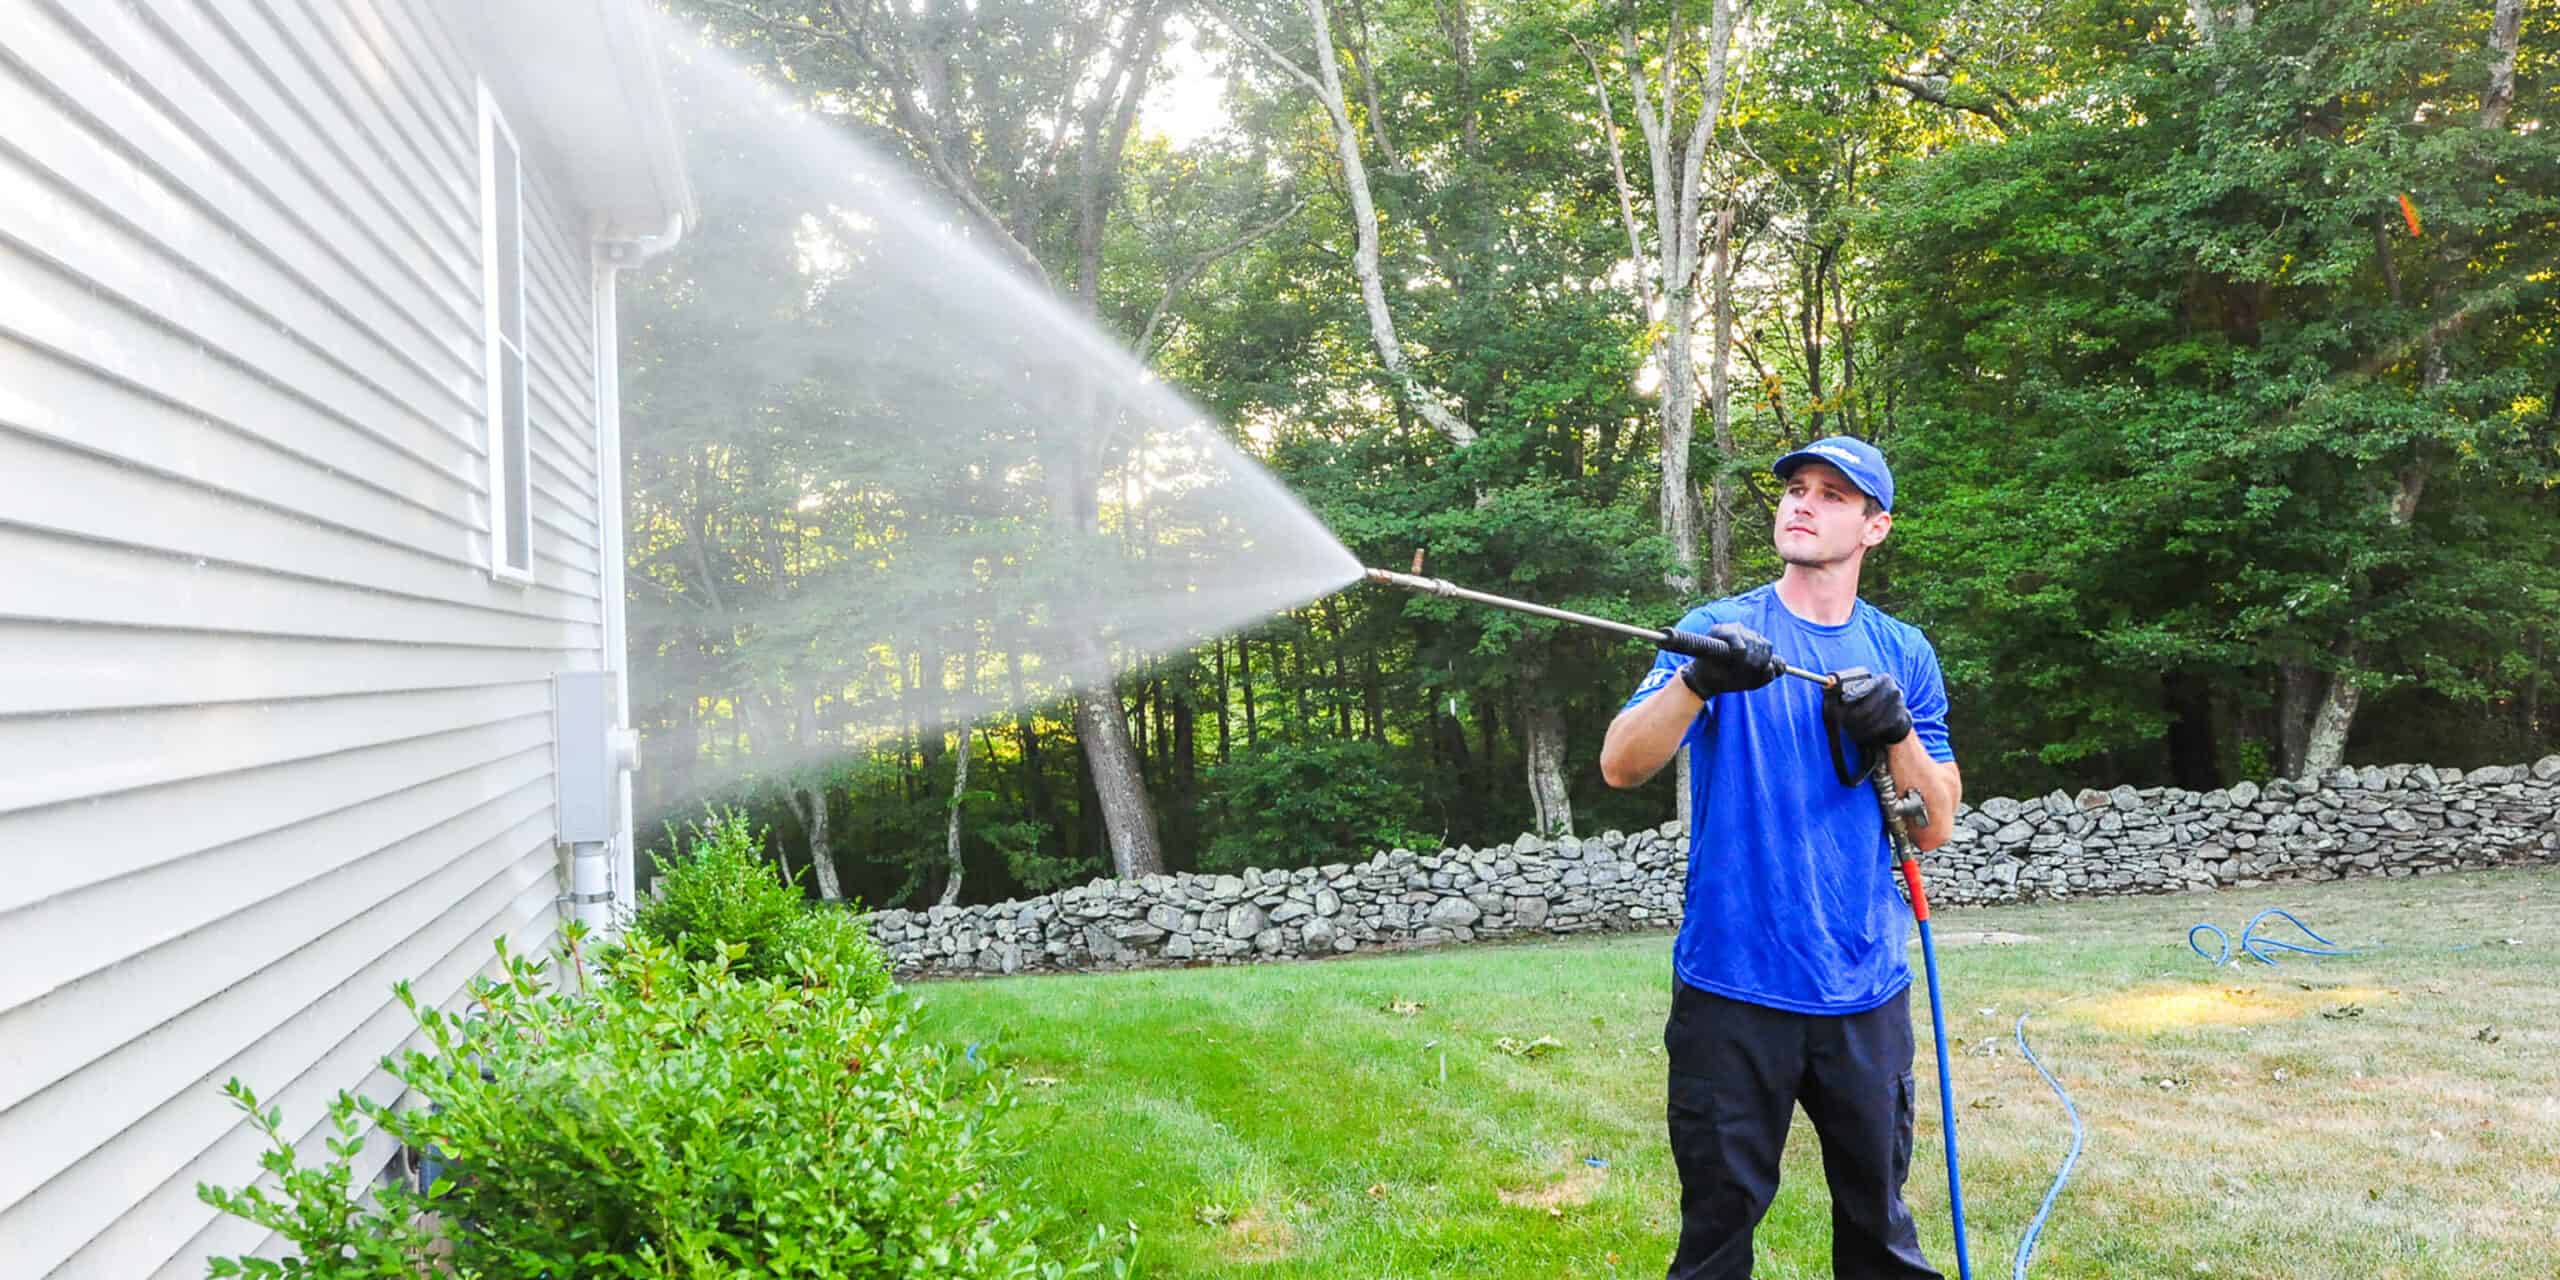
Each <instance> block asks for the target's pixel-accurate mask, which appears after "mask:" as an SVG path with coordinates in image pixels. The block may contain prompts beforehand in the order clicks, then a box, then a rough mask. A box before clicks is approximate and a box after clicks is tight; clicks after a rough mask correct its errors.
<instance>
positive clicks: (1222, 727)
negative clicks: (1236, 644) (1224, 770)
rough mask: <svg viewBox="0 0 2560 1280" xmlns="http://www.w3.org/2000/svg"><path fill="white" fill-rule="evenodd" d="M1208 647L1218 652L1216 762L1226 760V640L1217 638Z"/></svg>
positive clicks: (1223, 762)
mask: <svg viewBox="0 0 2560 1280" xmlns="http://www.w3.org/2000/svg"><path fill="white" fill-rule="evenodd" d="M1210 647H1211V648H1212V649H1215V650H1216V651H1217V654H1218V763H1220V764H1225V763H1226V762H1227V698H1228V696H1229V695H1228V692H1227V642H1226V641H1224V640H1218V641H1214V642H1212V643H1211V645H1210Z"/></svg>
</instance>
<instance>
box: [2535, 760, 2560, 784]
mask: <svg viewBox="0 0 2560 1280" xmlns="http://www.w3.org/2000/svg"><path fill="white" fill-rule="evenodd" d="M2533 780H2534V781H2536V782H2560V756H2544V757H2543V758H2541V759H2539V760H2536V761H2534V762H2533Z"/></svg>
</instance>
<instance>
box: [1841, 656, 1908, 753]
mask: <svg viewBox="0 0 2560 1280" xmlns="http://www.w3.org/2000/svg"><path fill="white" fill-rule="evenodd" d="M1833 676H1834V678H1835V679H1836V681H1837V683H1835V684H1833V685H1832V686H1831V688H1830V690H1829V691H1828V692H1826V693H1824V694H1823V695H1822V696H1823V698H1824V700H1825V701H1827V702H1828V703H1829V704H1830V711H1831V715H1832V718H1833V719H1834V720H1836V721H1837V722H1838V723H1839V725H1840V729H1841V732H1843V733H1846V734H1848V735H1849V741H1851V742H1854V743H1856V744H1858V746H1859V747H1861V748H1863V749H1865V750H1869V751H1881V750H1883V749H1885V748H1886V747H1890V746H1892V745H1893V744H1895V743H1897V742H1900V741H1902V740H1903V739H1904V738H1908V737H1910V736H1911V708H1909V707H1907V706H1905V705H1903V701H1902V686H1901V685H1899V684H1896V683H1895V682H1894V679H1893V677H1892V676H1889V675H1884V674H1881V673H1878V672H1873V671H1869V670H1867V669H1866V668H1865V667H1850V668H1849V669H1847V670H1845V671H1838V672H1834V673H1833Z"/></svg>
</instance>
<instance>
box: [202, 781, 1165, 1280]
mask: <svg viewBox="0 0 2560 1280" xmlns="http://www.w3.org/2000/svg"><path fill="white" fill-rule="evenodd" d="M752 852H753V842H752V839H751V838H750V837H749V836H748V835H747V833H746V829H745V828H744V826H743V825H742V824H740V823H739V821H738V820H736V819H719V820H717V821H715V822H714V823H713V824H712V825H711V826H709V827H706V828H705V829H704V830H703V832H702V833H701V838H700V839H699V840H697V842H696V848H695V850H694V853H693V856H691V857H690V858H688V859H687V860H686V861H685V862H684V863H682V864H681V865H679V866H678V867H677V868H676V869H675V870H674V871H673V872H671V874H670V881H669V884H668V888H667V893H666V894H665V896H664V898H663V899H662V900H661V901H660V902H659V903H657V904H656V905H655V907H654V908H653V911H652V912H644V913H643V914H642V916H641V918H640V920H639V921H638V922H636V923H635V925H634V927H633V928H632V929H631V930H630V931H629V933H628V935H627V936H626V938H625V939H624V940H623V941H622V942H620V943H619V944H616V945H613V946H609V947H602V948H593V947H588V946H586V944H585V940H584V938H583V936H582V935H581V934H580V933H579V932H578V931H577V930H575V929H574V928H573V929H572V930H570V931H569V934H568V935H567V936H568V938H569V942H568V944H567V947H566V950H565V951H564V954H563V956H562V957H561V959H560V961H559V963H558V964H557V965H556V977H555V966H553V965H546V964H542V963H537V962H534V961H532V960H529V959H527V958H525V957H521V956H516V955H512V954H510V953H509V952H508V950H507V947H506V944H505V942H504V940H503V939H502V940H501V941H500V942H499V944H498V952H499V957H500V960H501V963H500V965H499V967H498V971H499V976H498V977H496V978H482V979H479V980H476V981H475V982H474V983H473V984H472V985H471V987H470V989H469V992H468V996H467V1000H466V1002H465V1003H464V1004H463V1005H462V1006H461V1007H460V1008H459V1010H458V1011H447V1010H444V1009H440V1008H437V1007H435V1006H433V1005H429V1004H426V1003H423V1002H421V1001H420V1000H418V999H417V998H416V996H415V995H414V994H413V993H412V992H411V991H410V990H409V989H408V988H407V987H406V986H405V985H404V986H402V987H401V988H399V989H398V993H399V997H400V1000H401V1001H402V1003H403V1004H404V1005H406V1006H407V1007H408V1009H409V1011H410V1013H411V1014H412V1016H414V1017H415V1018H416V1020H417V1023H418V1027H419V1031H420V1036H419V1039H418V1041H417V1047H415V1048H413V1049H411V1050H409V1051H407V1052H405V1053H403V1054H401V1055H400V1056H399V1057H398V1058H396V1059H394V1060H392V1061H390V1062H389V1063H388V1064H387V1065H388V1066H389V1067H390V1068H391V1070H392V1072H393V1074H394V1075H395V1076H396V1077H397V1078H398V1079H399V1080H400V1082H401V1083H402V1084H403V1085H404V1086H406V1096H405V1097H403V1098H402V1099H401V1100H400V1101H399V1103H398V1105H396V1106H392V1105H384V1104H381V1103H376V1102H373V1101H369V1100H363V1099H354V1098H349V1097H346V1096H344V1095H342V1096H341V1097H340V1098H339V1099H338V1101H337V1103H336V1104H335V1106H334V1107H333V1108H332V1113H331V1115H332V1122H333V1127H334V1129H335V1131H336V1136H334V1137H332V1138H330V1139H329V1142H328V1146H329V1157H328V1159H326V1160H324V1161H322V1162H320V1163H318V1164H316V1165H310V1166H306V1165H305V1164H304V1163H303V1162H302V1158H301V1154H300V1153H299V1152H297V1151H296V1150H295V1148H294V1146H293V1145H292V1144H291V1143H290V1142H289V1141H288V1140H287V1139H286V1138H285V1137H284V1134H283V1129H282V1120H283V1118H282V1117H281V1116H280V1115H279V1114H277V1113H276V1112H275V1111H274V1110H273V1109H272V1108H268V1109H265V1110H261V1108H260V1104H259V1100H258V1098H257V1097H256V1095H255V1094H254V1093H252V1092H251V1091H250V1090H249V1089H248V1088H247V1087H246V1086H244V1085H242V1084H240V1083H239V1082H238V1081H234V1082H232V1084H231V1085H230V1086H229V1088H230V1092H231V1095H232V1097H233V1099H234V1101H235V1102H236V1103H237V1104H238V1105H240V1106H241V1107H242V1108H243V1109H245V1110H246V1111H248V1113H249V1114H250V1116H251V1118H252V1122H253V1123H255V1124H256V1125H257V1126H258V1127H259V1128H261V1129H262V1130H263V1131H264V1132H266V1133H267V1135H268V1137H269V1139H270V1142H271V1149H270V1150H269V1151H268V1152H267V1154H266V1155H265V1156H264V1157H263V1158H262V1160H261V1164H262V1165H263V1167H264V1168H265V1169H266V1170H267V1172H268V1173H269V1174H271V1175H273V1181H274V1185H272V1186H252V1187H249V1188H245V1189H240V1190H231V1189H225V1188H217V1187H211V1186H205V1187H200V1188H199V1189H198V1190H199V1194H200V1195H201V1196H202V1197H203V1198H204V1199H205V1200H206V1201H207V1202H208V1203H210V1204H212V1205H214V1206H215V1207H217V1208H220V1209H222V1210H225V1211H226V1212H230V1213H233V1214H237V1215H239V1216H241V1217H244V1218H247V1219H249V1220H251V1221H253V1222H256V1223H258V1224H259V1225H261V1226H264V1227H267V1228H268V1229H270V1230H272V1231H274V1232H276V1233H278V1234H279V1235H281V1236H282V1237H283V1238H284V1239H285V1240H286V1242H287V1243H288V1244H289V1245H290V1246H291V1250H290V1254H289V1256H287V1257H286V1258H284V1259H283V1260H281V1261H271V1260H267V1259H260V1258H226V1259H216V1260H214V1261H213V1263H212V1264H211V1265H212V1274H214V1275H216V1276H235V1275H246V1276H297V1277H315V1278H317V1280H358V1278H363V1280H392V1278H394V1277H399V1278H401V1280H412V1278H414V1277H417V1276H420V1275H431V1274H447V1275H454V1276H463V1277H488V1278H490V1280H498V1278H507V1280H516V1278H522V1280H539V1278H544V1277H555V1278H559V1280H567V1278H568V1277H604V1278H609V1280H622V1278H628V1280H641V1278H647V1280H674V1278H675V1277H687V1278H692V1277H724V1278H725V1277H805V1278H807V1280H852V1278H855V1277H928V1276H930V1277H958V1278H961V1280H970V1278H979V1277H983V1278H990V1280H994V1278H1001V1280H1052V1278H1063V1277H1069V1276H1086V1275H1103V1274H1109V1275H1114V1276H1126V1275H1128V1274H1130V1272H1131V1270H1132V1269H1133V1267H1134V1260H1135V1251H1134V1247H1133V1244H1134V1242H1130V1243H1129V1244H1121V1243H1116V1242H1113V1241H1111V1240H1109V1239H1107V1238H1106V1237H1105V1236H1104V1235H1102V1234H1100V1233H1097V1234H1096V1235H1095V1236H1094V1237H1093V1238H1092V1239H1089V1240H1083V1241H1076V1242H1068V1241H1065V1240H1063V1239H1062V1238H1061V1233H1062V1232H1063V1230H1064V1228H1063V1222H1062V1220H1061V1219H1060V1218H1058V1217H1057V1216H1055V1215H1054V1214H1052V1213H1050V1212H1048V1211H1046V1210H1043V1209H1041V1208H1039V1207H1037V1206H1038V1204H1039V1197H1038V1194H1037V1190H1036V1188H1033V1187H1031V1186H1028V1185H1026V1184H1025V1183H1023V1182H1022V1181H1021V1180H1020V1178H1019V1177H1018V1175H1017V1174H1016V1173H1015V1169H1016V1167H1017V1166H1016V1163H1015V1161H1014V1159H1013V1157H1014V1154H1015V1153H1014V1150H1013V1148H1012V1147H1011V1146H1010V1145H1009V1142H1010V1140H1009V1138H1008V1137H1007V1135H1009V1134H1011V1133H1012V1132H1014V1128H1013V1126H1009V1125H1007V1124H1005V1123H1004V1121H1005V1119H1006V1117H1007V1116H1008V1115H1009V1114H1010V1113H1011V1112H1012V1109H1013V1106H1014V1098H1013V1094H1012V1093H1011V1091H1010V1089H1009V1087H1008V1085H1007V1081H1006V1077H1005V1076H1004V1075H1003V1074H1002V1073H998V1072H991V1071H987V1070H984V1069H981V1068H979V1067H977V1066H975V1065H974V1064H972V1063H971V1062H969V1061H967V1060H965V1059H964V1058H962V1057H960V1056H959V1055H955V1054H952V1053H950V1052H948V1051H946V1050H945V1049H944V1048H943V1047H942V1046H940V1045H938V1044H935V1043H932V1042H929V1041H926V1040H923V1039H921V1038H919V1037H918V1035H917V1034H916V1033H915V1031H914V1030H913V1028H912V1025H911V1023H910V1020H909V1016H908V1014H909V1010H910V1006H909V1002H908V1000H907V998H906V997H905V996H904V995H903V994H901V993H898V992H896V991H894V990H892V989H890V988H889V984H888V980H887V977H886V969H885V966H884V965H883V964H882V962H881V961H882V958H881V956H880V954H879V949H878V948H877V947H876V946H875V945H873V944H872V941H871V938H870V936H869V933H868V931H867V930H865V929H864V927H863V925H862V922H861V920H860V918H859V917H857V916H855V915H853V914H852V913H849V912H844V911H840V910H834V909H828V908H813V907H810V906H808V905H806V904H805V903H803V902H802V901H801V899H800V897H799V895H798V894H797V893H796V892H793V891H791V890H790V888H789V886H788V885H786V884H783V883H782V882H781V881H780V879H779V878H778V877H776V876H775V875H774V874H773V873H772V871H771V870H770V869H769V868H767V867H766V866H765V865H764V864H763V863H762V860H761V859H760V858H752V857H751V856H742V855H752ZM750 862H752V864H753V865H752V866H750V865H749V863H750ZM750 871H753V872H755V874H749V872H750ZM759 876H761V879H759V878H758V877H759ZM776 891H779V892H778V893H777V892H776ZM786 908H787V909H786ZM582 950H583V951H589V952H592V953H593V961H592V963H584V964H582V963H581V952H582ZM367 1120H369V1121H371V1122H372V1123H374V1124H377V1125H379V1126H380V1130H381V1133H382V1134H383V1135H385V1136H387V1137H388V1138H389V1139H390V1140H391V1141H394V1142H397V1143H400V1144H402V1145H403V1146H405V1147H406V1148H407V1149H409V1150H411V1151H414V1152H433V1153H434V1154H435V1156H436V1158H437V1161H438V1163H439V1165H440V1166H441V1167H442V1168H444V1169H445V1170H446V1171H447V1172H446V1173H445V1175H444V1176H441V1177H438V1178H437V1179H436V1180H435V1181H434V1183H433V1185H431V1186H428V1187H426V1188H423V1189H420V1188H416V1187H413V1186H407V1185H394V1186H386V1187H379V1188H375V1189H373V1191H372V1194H370V1195H369V1196H359V1195H358V1194H357V1192H358V1190H359V1188H357V1187H356V1186H355V1185H354V1184H355V1181H356V1175H355V1170H356V1169H357V1168H359V1167H362V1166H361V1163H360V1161H359V1153H360V1152H361V1150H362V1148H363V1146H364V1142H365V1139H364V1137H363V1136H361V1135H362V1134H363V1131H364V1128H365V1123H364V1122H365V1121H367ZM375 1164H377V1165H378V1164H379V1162H378V1161H377V1162H375Z"/></svg>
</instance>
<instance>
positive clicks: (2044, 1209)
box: [2010, 930, 2309, 1280]
mask: <svg viewBox="0 0 2560 1280" xmlns="http://www.w3.org/2000/svg"><path fill="white" fill-rule="evenodd" d="M2305 932H2309V931H2308V930H2305ZM2032 1012H2034V1011H2033V1010H2029V1011H2028V1013H2032ZM2018 1052H2020V1053H2023V1054H2025V1055H2027V1065H2029V1066H2032V1067H2034V1068H2035V1069H2036V1074H2037V1075H2040V1076H2043V1077H2044V1082H2045V1083H2046V1084H2047V1085H2050V1086H2052V1088H2053V1096H2055V1097H2057V1098H2060V1099H2062V1109H2063V1111H2064V1112H2065V1113H2067V1114H2069V1115H2070V1117H2071V1154H2069V1155H2066V1156H2064V1157H2063V1158H2062V1168H2061V1169H2060V1170H2058V1171H2056V1172H2055V1173H2054V1175H2053V1185H2052V1186H2051V1187H2048V1188H2046V1189H2045V1193H2044V1203H2043V1204H2041V1205H2038V1206H2037V1207H2036V1216H2035V1219H2034V1221H2031V1222H2029V1223H2028V1224H2027V1234H2026V1235H2025V1236H2023V1237H2021V1238H2020V1239H2019V1241H2018V1256H2017V1265H2016V1269H2015V1270H2013V1271H2012V1272H2011V1273H2010V1274H2011V1276H2012V1278H2013V1280H2027V1260H2028V1259H2030V1258H2033V1257H2034V1256H2035V1252H2036V1237H2037V1236H2039V1235H2041V1234H2043V1233H2044V1220H2045V1218H2046V1217H2047V1216H2049V1215H2051V1214H2052V1213H2053V1202H2054V1200H2055V1199H2057V1198H2058V1197H2060V1196H2061V1195H2062V1184H2063V1183H2065V1182H2068V1181H2070V1180H2071V1167H2072V1166H2073V1165H2076V1164H2078V1163H2080V1148H2081V1146H2082V1145H2083V1143H2084V1142H2085V1140H2086V1138H2087V1130H2085V1129H2083V1128H2082V1127H2081V1124H2080V1108H2078V1107H2076V1106H2073V1105H2072V1104H2071V1093H2070V1091H2069V1090H2066V1089H2064V1088H2063V1087H2062V1082H2061V1081H2060V1080H2056V1079H2054V1077H2053V1073H2052V1072H2050V1071H2047V1070H2045V1066H2044V1060H2043V1059H2041V1058H2038V1057H2037V1056H2036V1051H2035V1050H2033V1049H2030V1048H2028V1047H2027V1014H2026V1013H2022V1014H2019V1015H2018Z"/></svg>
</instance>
